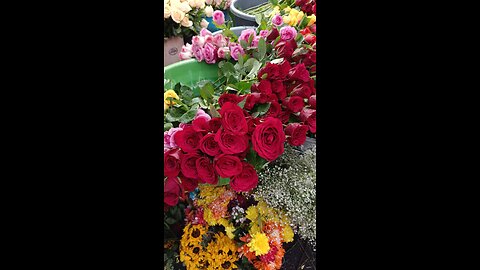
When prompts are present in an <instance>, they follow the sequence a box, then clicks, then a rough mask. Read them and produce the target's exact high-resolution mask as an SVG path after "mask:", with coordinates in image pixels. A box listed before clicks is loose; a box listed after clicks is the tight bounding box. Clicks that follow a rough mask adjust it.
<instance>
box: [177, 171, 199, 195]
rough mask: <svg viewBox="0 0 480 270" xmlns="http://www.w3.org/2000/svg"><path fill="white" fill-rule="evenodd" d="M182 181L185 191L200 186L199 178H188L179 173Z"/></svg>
mask: <svg viewBox="0 0 480 270" xmlns="http://www.w3.org/2000/svg"><path fill="white" fill-rule="evenodd" d="M178 176H179V177H180V180H181V181H182V183H181V184H182V187H183V189H184V190H185V191H189V192H190V191H194V190H195V189H196V188H197V187H198V180H197V179H196V178H188V177H185V176H184V175H182V174H179V175H178Z"/></svg>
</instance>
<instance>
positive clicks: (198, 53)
mask: <svg viewBox="0 0 480 270" xmlns="http://www.w3.org/2000/svg"><path fill="white" fill-rule="evenodd" d="M192 51H193V56H195V58H196V59H197V61H198V62H202V60H203V58H204V56H203V48H202V47H200V46H198V45H196V44H193V46H192Z"/></svg>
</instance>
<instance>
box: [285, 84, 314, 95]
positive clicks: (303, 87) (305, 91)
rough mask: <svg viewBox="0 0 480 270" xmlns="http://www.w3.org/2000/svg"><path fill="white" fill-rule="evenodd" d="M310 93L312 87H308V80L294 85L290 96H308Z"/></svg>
mask: <svg viewBox="0 0 480 270" xmlns="http://www.w3.org/2000/svg"><path fill="white" fill-rule="evenodd" d="M311 95H312V89H311V88H310V83H308V82H306V83H301V84H298V85H296V86H295V87H294V88H293V89H292V92H291V93H290V96H299V97H302V98H308V97H310V96H311Z"/></svg>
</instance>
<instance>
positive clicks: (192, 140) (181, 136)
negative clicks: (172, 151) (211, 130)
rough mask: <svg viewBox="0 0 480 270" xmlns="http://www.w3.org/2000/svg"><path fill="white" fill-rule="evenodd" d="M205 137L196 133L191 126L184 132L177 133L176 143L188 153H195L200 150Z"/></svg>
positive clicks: (184, 129) (185, 128)
mask: <svg viewBox="0 0 480 270" xmlns="http://www.w3.org/2000/svg"><path fill="white" fill-rule="evenodd" d="M202 137H203V135H202V133H200V132H197V131H195V129H194V128H193V127H191V126H186V127H184V128H183V130H180V131H177V133H175V143H176V144H177V145H178V146H179V147H180V148H182V150H183V151H185V152H187V153H191V152H195V151H196V150H197V149H198V146H199V143H200V140H201V139H202Z"/></svg>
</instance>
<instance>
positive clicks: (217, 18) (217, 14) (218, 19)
mask: <svg viewBox="0 0 480 270" xmlns="http://www.w3.org/2000/svg"><path fill="white" fill-rule="evenodd" d="M212 17H213V21H214V22H215V23H216V24H218V25H222V24H224V23H225V15H224V14H223V12H221V11H220V10H215V11H214V12H213V16H212Z"/></svg>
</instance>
